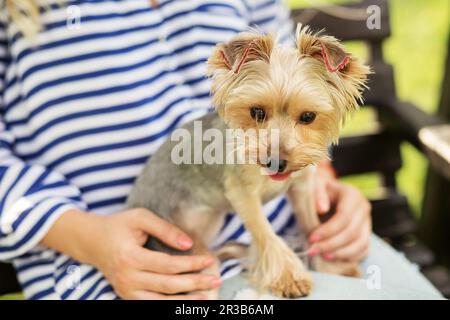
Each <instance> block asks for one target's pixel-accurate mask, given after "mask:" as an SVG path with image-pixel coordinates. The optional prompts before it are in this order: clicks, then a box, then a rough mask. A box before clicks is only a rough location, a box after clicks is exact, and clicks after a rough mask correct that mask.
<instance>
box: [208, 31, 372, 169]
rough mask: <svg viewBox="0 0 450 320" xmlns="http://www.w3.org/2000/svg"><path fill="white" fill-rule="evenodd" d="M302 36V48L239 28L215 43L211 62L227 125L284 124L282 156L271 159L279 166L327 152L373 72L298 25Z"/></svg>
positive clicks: (315, 160)
mask: <svg viewBox="0 0 450 320" xmlns="http://www.w3.org/2000/svg"><path fill="white" fill-rule="evenodd" d="M296 40H297V47H296V48H288V47H282V46H277V45H276V44H275V42H274V38H273V36H271V35H263V34H258V33H252V32H247V33H241V34H239V35H237V36H235V37H234V38H233V39H231V41H230V42H228V43H226V44H219V45H217V46H216V48H215V50H214V52H213V54H212V56H211V57H210V59H209V60H208V74H209V76H210V77H211V79H212V93H213V102H214V105H215V107H216V108H217V111H218V113H219V115H220V117H221V118H222V119H223V120H224V121H225V123H226V124H227V125H228V126H229V127H231V128H235V129H237V128H239V129H243V130H248V129H257V132H261V131H260V130H258V129H267V130H265V131H264V130H262V131H264V132H270V131H271V130H273V129H276V130H278V132H279V150H278V154H277V155H273V154H272V155H271V157H273V156H277V157H278V158H279V163H280V168H279V169H280V170H278V171H279V172H291V171H296V170H300V169H302V168H304V167H306V166H308V165H309V164H315V163H318V162H319V161H321V160H323V159H325V158H327V157H328V152H327V149H328V146H329V145H330V143H332V142H336V141H337V139H338V136H339V131H340V127H341V124H342V123H343V122H344V120H345V118H346V116H347V114H348V113H349V112H351V111H354V110H356V109H357V108H358V101H360V100H361V99H362V90H363V88H364V86H365V82H366V80H367V75H368V74H369V73H370V68H369V67H367V66H365V65H363V64H362V63H361V62H360V61H358V59H356V58H355V57H353V56H351V55H350V54H349V53H347V51H346V50H345V48H344V47H343V46H342V44H341V43H339V41H338V40H336V39H335V38H333V37H330V36H325V35H322V34H313V33H312V32H310V31H309V29H308V27H303V28H302V27H299V28H298V29H297V39H296ZM269 146H270V142H269V143H267V144H266V147H267V149H268V150H269ZM268 150H267V151H268Z"/></svg>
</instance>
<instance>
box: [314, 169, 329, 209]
mask: <svg viewBox="0 0 450 320" xmlns="http://www.w3.org/2000/svg"><path fill="white" fill-rule="evenodd" d="M315 190H316V199H315V200H316V209H317V212H318V213H319V214H325V213H327V212H328V211H330V198H329V196H328V191H327V185H326V180H325V179H320V177H318V179H316V188H315Z"/></svg>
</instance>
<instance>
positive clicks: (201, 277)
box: [43, 209, 221, 299]
mask: <svg viewBox="0 0 450 320" xmlns="http://www.w3.org/2000/svg"><path fill="white" fill-rule="evenodd" d="M80 228H83V229H84V231H83V230H80ZM73 230H77V231H76V232H75V233H74V231H73ZM75 235H78V237H75ZM148 235H151V236H154V237H156V238H158V239H159V240H161V241H162V242H164V243H165V244H167V245H168V246H170V247H173V248H176V249H179V250H187V249H189V248H190V247H191V246H192V240H191V239H190V238H189V237H188V236H187V235H186V234H185V233H184V232H182V231H181V230H179V229H178V228H177V227H175V226H174V225H172V224H170V223H168V222H166V221H165V220H163V219H161V218H159V217H158V216H156V215H155V214H153V213H151V212H150V211H148V210H145V209H132V210H128V211H125V212H122V213H118V214H113V215H109V216H98V215H95V214H86V213H84V212H80V211H78V212H77V211H73V210H71V211H69V212H67V213H64V214H63V215H62V217H61V218H60V219H59V220H57V222H56V223H55V225H54V226H53V227H52V229H51V230H50V232H49V233H48V234H47V236H46V237H45V238H44V241H43V244H44V245H47V246H49V247H51V248H54V249H56V250H58V249H59V250H58V251H61V252H64V253H66V254H68V255H69V256H72V257H73V258H75V259H77V260H79V261H81V262H84V263H88V264H91V265H94V266H95V267H97V269H99V270H100V271H101V272H102V273H103V274H104V275H105V277H106V279H107V280H108V281H109V283H110V284H111V285H112V286H113V288H114V290H115V292H116V293H117V294H118V295H119V296H120V297H121V298H123V299H206V296H204V295H201V294H191V295H182V294H181V293H189V292H193V291H200V290H209V289H214V288H217V287H219V286H220V284H221V280H220V278H218V277H215V276H212V275H205V274H200V273H199V271H201V270H202V269H204V268H206V267H209V266H211V265H212V264H213V263H214V259H213V258H212V257H208V256H182V255H180V256H172V255H169V254H166V253H162V252H156V251H151V250H148V249H146V248H144V247H143V245H144V243H145V242H146V240H147V237H148ZM75 238H76V239H77V240H75ZM61 239H64V241H63V242H65V243H67V244H66V245H62V244H61ZM73 241H76V244H75V245H73V244H72V245H70V242H73Z"/></svg>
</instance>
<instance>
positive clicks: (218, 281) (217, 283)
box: [211, 278, 222, 288]
mask: <svg viewBox="0 0 450 320" xmlns="http://www.w3.org/2000/svg"><path fill="white" fill-rule="evenodd" d="M221 284H222V279H220V278H216V279H214V280H213V281H211V286H212V287H213V288H217V287H220V285H221Z"/></svg>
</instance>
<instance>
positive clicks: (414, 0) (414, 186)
mask: <svg viewBox="0 0 450 320" xmlns="http://www.w3.org/2000/svg"><path fill="white" fill-rule="evenodd" d="M342 2H348V1H342V0H322V1H319V0H290V1H289V4H290V5H291V7H305V6H310V5H314V6H316V5H322V4H329V3H342ZM390 9H391V10H390V14H391V25H392V36H391V37H390V38H389V39H388V40H387V41H386V43H385V44H384V47H383V52H384V55H385V58H386V60H387V61H388V62H389V63H391V64H393V66H394V70H395V82H396V90H397V94H398V96H399V97H400V98H401V99H402V100H406V101H410V102H413V103H414V104H416V105H418V106H419V107H421V108H422V109H423V110H425V111H427V112H435V111H436V109H437V106H438V104H439V98H440V90H441V82H442V77H443V68H444V63H445V55H446V49H447V46H446V44H447V39H448V32H449V21H450V1H443V0H428V1H424V0H391V1H390ZM349 48H350V50H351V51H354V52H355V54H356V55H360V56H364V47H363V46H361V45H358V44H354V43H351V44H349ZM370 129H373V114H372V113H371V110H370V109H369V110H361V111H359V112H358V113H356V114H355V115H354V117H353V118H352V119H351V120H350V121H349V122H348V123H347V126H346V128H345V129H344V134H355V133H359V132H364V131H367V130H370ZM401 151H402V157H403V163H404V164H403V168H402V169H401V170H400V171H399V172H398V175H397V178H398V185H399V188H400V190H401V191H402V192H403V193H405V194H406V195H407V196H408V198H409V200H410V203H411V206H412V208H413V210H414V212H415V213H416V214H417V215H419V214H420V211H421V205H422V198H423V187H424V182H425V176H426V168H427V162H426V159H425V158H424V157H423V156H422V154H420V153H419V152H418V151H417V150H416V149H414V148H413V147H412V146H411V145H409V144H407V143H405V144H403V145H402V148H401ZM343 180H345V181H347V182H349V183H351V184H353V185H356V186H358V187H359V188H361V190H363V192H364V193H365V194H366V195H368V196H369V197H370V196H374V195H376V194H377V187H378V185H379V179H378V176H377V175H376V174H366V175H361V176H357V177H348V178H344V179H343Z"/></svg>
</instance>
